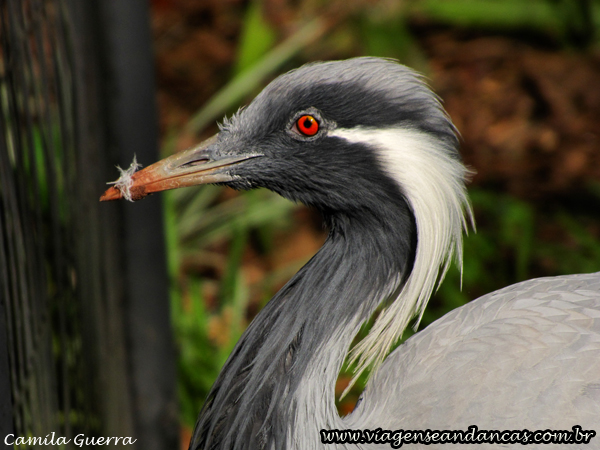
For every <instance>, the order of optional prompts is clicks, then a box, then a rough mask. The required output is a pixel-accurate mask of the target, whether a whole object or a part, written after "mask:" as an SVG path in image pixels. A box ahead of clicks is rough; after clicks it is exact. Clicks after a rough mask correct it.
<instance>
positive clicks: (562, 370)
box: [345, 273, 600, 449]
mask: <svg viewBox="0 0 600 450" xmlns="http://www.w3.org/2000/svg"><path fill="white" fill-rule="evenodd" d="M345 422H346V423H347V424H348V427H349V428H369V429H375V428H383V429H390V430H394V429H405V430H407V429H447V430H448V429H451V430H457V429H465V430H466V429H467V427H468V426H469V425H477V426H478V428H479V429H488V430H489V429H499V430H505V429H528V430H537V429H542V430H544V429H554V430H557V429H560V430H571V428H572V427H573V426H574V425H581V427H582V428H583V429H584V430H589V429H595V430H596V433H599V432H600V273H595V274H586V275H572V276H563V277H556V278H541V279H536V280H530V281H526V282H523V283H519V284H515V285H513V286H510V287H507V288H505V289H502V290H499V291H496V292H494V293H491V294H488V295H485V296H483V297H481V298H479V299H477V300H475V301H473V302H471V303H469V304H467V305H465V306H463V307H461V308H458V309H456V310H454V311H452V312H450V313H449V314H447V315H446V316H444V317H443V318H441V319H440V320H438V321H436V322H435V323H433V324H431V325H430V326H429V327H428V328H426V329H425V330H424V331H422V332H420V333H418V334H417V335H415V336H413V337H412V338H410V339H408V340H407V341H406V343H404V344H403V345H401V346H400V347H399V348H398V349H396V350H395V351H394V352H393V353H392V354H391V355H390V356H389V357H388V358H387V359H386V361H385V363H384V364H383V365H382V367H381V369H380V370H379V371H378V373H377V374H376V375H375V376H374V377H373V379H372V380H371V382H370V383H369V385H368V386H367V389H366V391H365V393H364V395H363V399H362V401H361V402H360V404H359V405H358V407H357V408H356V410H355V412H354V413H353V414H352V415H350V416H349V417H347V418H346V419H345ZM445 447H446V446H444V448H445ZM451 447H453V445H451ZM478 448H485V446H484V447H480V446H478ZM494 448H498V446H495V447H494ZM585 448H586V449H599V448H600V437H596V438H594V439H592V440H591V442H590V444H589V445H586V446H585Z"/></svg>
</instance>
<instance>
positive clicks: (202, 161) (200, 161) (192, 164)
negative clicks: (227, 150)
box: [181, 158, 210, 167]
mask: <svg viewBox="0 0 600 450" xmlns="http://www.w3.org/2000/svg"><path fill="white" fill-rule="evenodd" d="M209 161H210V159H209V158H200V159H196V160H194V161H190V162H186V163H185V164H182V165H181V167H195V166H201V165H202V164H206V163H207V162H209Z"/></svg>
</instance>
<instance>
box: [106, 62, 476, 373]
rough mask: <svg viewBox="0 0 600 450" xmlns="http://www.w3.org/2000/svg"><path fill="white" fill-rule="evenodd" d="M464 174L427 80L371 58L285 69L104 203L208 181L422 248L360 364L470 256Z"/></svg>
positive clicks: (363, 346) (389, 341) (359, 352)
mask: <svg viewBox="0 0 600 450" xmlns="http://www.w3.org/2000/svg"><path fill="white" fill-rule="evenodd" d="M467 175H468V170H467V169H466V168H465V166H464V165H463V164H462V162H461V159H460V156H459V153H458V138H457V135H456V130H455V128H454V126H453V124H452V122H451V121H450V119H449V117H448V116H447V114H446V113H445V111H444V109H443V108H442V105H441V103H440V101H439V99H438V97H437V96H436V95H435V94H434V93H433V92H432V91H431V90H430V89H429V88H428V86H427V85H426V84H425V82H424V81H423V79H422V77H420V76H419V75H418V74H417V73H416V72H414V71H413V70H411V69H409V68H407V67H405V66H403V65H401V64H398V63H397V62H395V61H392V60H387V59H381V58H371V57H365V58H355V59H349V60H345V61H332V62H324V63H313V64H307V65H305V66H303V67H300V68H299V69H296V70H292V71H291V72H288V73H286V74H284V75H281V76H280V77H278V78H276V79H275V80H274V81H273V82H271V83H270V84H269V85H268V86H267V87H266V88H265V89H264V90H263V91H262V92H261V93H260V94H259V95H258V96H257V97H256V98H255V99H254V100H253V101H252V102H251V103H250V104H249V105H248V107H247V108H245V109H242V110H240V111H239V112H238V113H237V114H235V115H234V116H233V117H232V118H231V119H229V120H225V122H224V123H223V125H222V126H221V131H220V132H219V133H218V134H217V135H216V136H213V137H212V138H210V139H209V140H207V141H205V142H203V143H202V144H200V145H198V146H197V147H194V148H191V149H189V150H186V151H183V152H180V153H177V154H175V155H173V156H171V157H169V158H166V159H164V160H162V161H159V162H157V163H155V164H153V165H151V166H149V167H147V168H145V169H144V170H141V171H139V172H136V173H134V174H133V175H132V176H131V179H130V180H127V183H121V185H117V186H119V187H112V188H110V189H109V190H107V191H106V193H105V194H104V195H103V196H102V198H101V200H113V199H117V198H121V197H123V196H124V193H125V194H126V196H127V197H128V198H129V199H131V200H138V199H140V198H143V197H144V196H146V195H148V194H150V193H153V192H157V191H162V190H167V189H175V188H178V187H184V186H192V185H197V184H205V183H218V184H225V185H228V186H230V187H233V188H235V189H252V188H257V187H265V188H268V189H270V190H272V191H275V192H277V193H279V194H280V195H282V196H284V197H286V198H288V199H291V200H293V201H299V202H302V203H305V204H307V205H309V206H312V207H314V208H316V209H318V210H320V211H321V212H322V213H323V215H324V216H325V218H326V219H330V221H329V223H330V224H331V225H332V228H334V226H335V225H336V224H337V226H338V227H341V226H346V224H354V225H353V226H355V227H356V226H359V227H360V229H361V230H364V232H365V233H366V234H370V235H372V236H373V238H374V239H376V238H377V236H383V235H388V236H389V235H393V236H397V237H398V239H396V242H398V247H397V248H395V250H397V253H398V254H405V255H413V256H408V257H407V258H409V259H410V260H409V261H404V263H405V264H404V265H403V267H404V269H403V270H402V275H401V276H399V277H398V278H399V279H400V281H401V282H402V283H401V284H402V289H401V291H400V292H399V294H398V293H396V294H397V298H396V300H395V301H392V302H391V304H390V306H388V308H387V309H386V310H384V311H383V312H382V314H380V315H379V317H378V319H377V321H376V322H375V324H374V326H373V327H372V329H371V331H370V333H369V335H368V336H367V337H366V338H365V339H363V340H362V341H361V342H360V343H359V344H358V346H357V347H355V349H354V353H353V357H356V358H358V359H359V369H358V371H359V373H360V372H361V371H362V370H364V369H365V368H366V367H367V366H370V365H372V364H374V365H375V366H377V365H378V364H379V363H380V362H381V361H382V360H383V358H384V357H385V355H386V354H387V352H388V351H389V350H390V348H391V346H392V345H393V343H394V342H396V341H397V339H398V338H399V337H400V336H401V334H402V332H403V330H404V329H405V328H406V327H407V326H408V323H409V322H410V320H411V319H412V318H413V317H414V316H415V315H416V316H419V317H420V316H421V315H422V313H423V311H424V309H425V306H426V303H427V300H428V299H429V297H430V296H431V294H432V292H433V290H434V289H435V286H436V285H437V284H438V282H439V281H441V279H442V278H443V276H444V274H445V272H446V270H447V269H448V266H449V263H450V261H451V260H452V257H453V256H456V257H457V259H458V262H459V265H460V264H461V262H462V261H461V254H462V232H463V229H466V227H467V219H466V218H465V216H466V217H467V218H471V210H470V206H469V202H468V199H467V195H466V189H465V178H466V176H467ZM471 220H472V219H471ZM339 224H342V225H339ZM380 242H381V240H380ZM409 273H410V275H409V276H408V278H406V277H407V275H408V274H409ZM396 294H394V295H396ZM351 358H352V356H351Z"/></svg>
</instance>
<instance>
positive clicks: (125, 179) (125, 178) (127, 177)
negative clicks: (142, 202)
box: [106, 155, 142, 202]
mask: <svg viewBox="0 0 600 450" xmlns="http://www.w3.org/2000/svg"><path fill="white" fill-rule="evenodd" d="M140 167H142V165H141V164H138V162H137V160H136V157H135V155H133V161H132V162H131V165H130V166H129V168H128V169H127V170H123V169H121V167H119V166H117V169H119V172H121V176H120V177H119V179H118V180H117V181H110V182H108V183H106V184H114V185H115V188H117V189H118V190H119V191H121V195H123V198H124V199H125V200H129V201H130V202H132V201H133V199H132V198H131V186H132V185H133V180H132V178H131V177H132V175H133V174H134V173H135V171H136V170H138V169H139V168H140Z"/></svg>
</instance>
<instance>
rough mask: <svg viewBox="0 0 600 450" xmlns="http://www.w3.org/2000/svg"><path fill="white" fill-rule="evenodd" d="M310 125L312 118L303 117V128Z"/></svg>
mask: <svg viewBox="0 0 600 450" xmlns="http://www.w3.org/2000/svg"><path fill="white" fill-rule="evenodd" d="M311 127H312V120H311V119H310V117H307V118H306V119H304V128H311Z"/></svg>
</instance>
